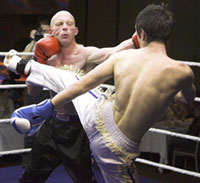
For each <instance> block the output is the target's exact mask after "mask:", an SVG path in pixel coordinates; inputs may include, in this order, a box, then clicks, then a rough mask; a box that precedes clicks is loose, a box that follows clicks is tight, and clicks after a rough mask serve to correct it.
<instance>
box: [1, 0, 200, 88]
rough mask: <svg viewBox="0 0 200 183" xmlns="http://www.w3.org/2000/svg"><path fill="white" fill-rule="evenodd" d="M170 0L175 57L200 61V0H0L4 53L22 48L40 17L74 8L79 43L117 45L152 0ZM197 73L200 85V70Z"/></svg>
mask: <svg viewBox="0 0 200 183" xmlns="http://www.w3.org/2000/svg"><path fill="white" fill-rule="evenodd" d="M160 2H165V3H168V5H169V9H170V10H171V11H172V12H173V13H174V17H175V20H176V25H175V28H174V31H173V33H172V36H171V38H170V40H169V42H168V45H167V50H168V55H169V56H171V57H173V58H174V59H178V60H179V59H180V60H186V61H195V62H196V61H197V62H200V15H199V13H200V1H199V0H190V1H188V0H163V1H160V0H0V25H1V26H0V41H1V44H0V52H2V51H8V50H10V49H12V48H14V49H16V50H17V51H22V50H23V49H24V47H25V46H26V44H27V43H28V42H29V34H30V30H32V29H35V28H37V27H38V22H39V20H40V19H43V18H47V19H49V20H50V18H51V17H52V15H53V14H55V13H56V12H57V11H59V10H63V9H65V10H68V11H70V12H71V13H72V14H73V15H74V17H75V19H76V24H77V26H78V27H79V35H78V36H77V42H78V43H81V44H84V45H85V46H90V45H92V46H97V47H106V46H115V45H116V44H118V43H120V42H121V41H123V40H125V39H127V38H130V37H131V36H132V34H133V32H134V31H135V30H134V23H135V18H136V15H137V14H138V12H139V11H140V10H142V9H143V8H144V7H145V6H146V5H147V4H149V3H160ZM192 69H193V70H194V72H195V77H196V79H195V82H196V86H197V87H198V86H199V83H198V81H199V74H198V73H199V69H198V67H193V68H192Z"/></svg>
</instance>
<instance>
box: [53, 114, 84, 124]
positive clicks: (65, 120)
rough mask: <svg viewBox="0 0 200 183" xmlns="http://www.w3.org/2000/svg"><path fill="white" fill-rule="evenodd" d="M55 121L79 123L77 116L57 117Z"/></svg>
mask: <svg viewBox="0 0 200 183" xmlns="http://www.w3.org/2000/svg"><path fill="white" fill-rule="evenodd" d="M55 119H56V120H59V121H60V122H63V123H65V122H74V121H80V119H79V117H78V115H67V116H59V115H57V116H56V118H55Z"/></svg>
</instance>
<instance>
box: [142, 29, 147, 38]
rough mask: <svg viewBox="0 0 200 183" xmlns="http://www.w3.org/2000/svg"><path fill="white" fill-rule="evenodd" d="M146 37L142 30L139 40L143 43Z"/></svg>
mask: <svg viewBox="0 0 200 183" xmlns="http://www.w3.org/2000/svg"><path fill="white" fill-rule="evenodd" d="M146 36H147V34H146V32H145V31H144V29H142V30H141V33H140V37H141V40H142V41H145V40H146Z"/></svg>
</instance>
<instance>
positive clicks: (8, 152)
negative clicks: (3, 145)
mask: <svg viewBox="0 0 200 183" xmlns="http://www.w3.org/2000/svg"><path fill="white" fill-rule="evenodd" d="M30 151H31V148H26V149H17V150H11V151H1V152H0V156H3V155H10V154H21V153H26V152H30Z"/></svg>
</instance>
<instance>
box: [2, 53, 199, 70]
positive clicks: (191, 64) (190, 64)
mask: <svg viewBox="0 0 200 183" xmlns="http://www.w3.org/2000/svg"><path fill="white" fill-rule="evenodd" d="M6 54H8V52H0V56H5V55H6ZM17 55H30V56H32V55H34V52H17ZM181 62H183V63H185V64H187V65H189V66H197V67H200V63H199V62H188V61H181Z"/></svg>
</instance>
